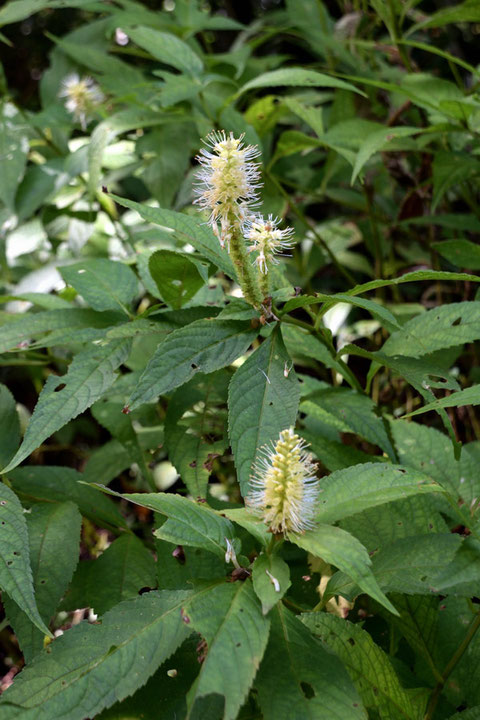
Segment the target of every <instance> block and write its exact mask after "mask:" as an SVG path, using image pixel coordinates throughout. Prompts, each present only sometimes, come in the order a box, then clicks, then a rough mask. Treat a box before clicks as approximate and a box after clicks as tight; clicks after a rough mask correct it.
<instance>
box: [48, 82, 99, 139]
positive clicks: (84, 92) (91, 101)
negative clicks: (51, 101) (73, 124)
mask: <svg viewBox="0 0 480 720" xmlns="http://www.w3.org/2000/svg"><path fill="white" fill-rule="evenodd" d="M58 96H59V97H64V98H66V101H65V107H66V108H67V110H68V112H69V113H72V115H74V116H75V118H76V119H77V120H79V121H80V125H81V126H82V130H86V129H87V117H88V114H89V113H90V112H91V111H92V110H93V109H94V108H95V107H96V106H97V105H100V103H102V102H103V101H104V99H105V96H104V94H103V93H102V91H101V90H100V88H99V87H98V85H97V83H96V82H95V81H94V80H93V79H92V78H91V77H83V78H80V76H79V75H78V74H77V73H71V75H67V77H65V78H64V79H63V80H62V87H61V89H60V92H59V93H58Z"/></svg>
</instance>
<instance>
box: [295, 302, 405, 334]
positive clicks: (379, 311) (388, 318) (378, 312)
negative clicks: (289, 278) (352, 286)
mask: <svg viewBox="0 0 480 720" xmlns="http://www.w3.org/2000/svg"><path fill="white" fill-rule="evenodd" d="M321 302H327V303H328V307H329V308H330V307H333V306H334V305H336V304H337V303H339V302H342V303H348V304H349V305H355V306H356V307H360V308H363V309H364V310H367V312H369V313H370V314H371V315H372V316H373V317H376V318H378V319H379V320H380V321H381V322H382V324H383V325H384V326H385V327H386V328H387V329H388V330H390V332H392V331H393V330H399V329H400V325H399V323H398V321H397V319H396V318H395V316H394V315H393V314H392V313H391V312H390V310H388V308H385V307H383V305H380V304H379V303H377V302H374V301H373V300H368V299H367V298H357V297H355V296H352V295H349V294H347V293H336V294H335V295H325V294H324V293H315V295H314V296H309V295H300V296H299V297H298V298H292V299H291V300H288V302H287V303H285V305H284V307H283V312H291V311H292V310H295V309H296V308H299V307H305V306H306V305H316V304H317V303H321Z"/></svg>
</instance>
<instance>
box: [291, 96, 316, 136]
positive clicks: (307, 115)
mask: <svg viewBox="0 0 480 720" xmlns="http://www.w3.org/2000/svg"><path fill="white" fill-rule="evenodd" d="M282 102H283V104H284V105H286V107H288V109H289V110H290V111H291V112H293V113H295V115H297V116H298V117H299V118H300V119H301V120H303V122H305V123H306V124H307V125H308V126H309V127H311V128H312V130H313V131H314V132H315V133H316V135H317V136H318V137H322V135H323V133H324V129H323V117H322V116H323V110H322V108H321V107H312V106H310V105H304V104H303V103H301V102H300V101H299V100H297V99H296V98H295V97H285V98H283V101H282Z"/></svg>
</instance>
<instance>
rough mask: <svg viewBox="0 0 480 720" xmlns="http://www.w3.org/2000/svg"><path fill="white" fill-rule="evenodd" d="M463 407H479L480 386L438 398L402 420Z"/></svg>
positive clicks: (407, 414)
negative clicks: (435, 411)
mask: <svg viewBox="0 0 480 720" xmlns="http://www.w3.org/2000/svg"><path fill="white" fill-rule="evenodd" d="M465 405H480V385H473V386H472V387H469V388H465V389H464V390H459V391H458V392H454V393H452V394H451V395H448V396H447V397H444V398H439V399H438V400H434V401H433V402H431V403H427V405H424V406H423V407H421V408H418V410H414V411H413V412H410V413H406V414H405V415H403V417H404V418H407V417H413V416H414V415H421V414H422V413H426V412H430V410H439V409H440V408H447V407H464V406H465Z"/></svg>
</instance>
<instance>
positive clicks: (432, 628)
mask: <svg viewBox="0 0 480 720" xmlns="http://www.w3.org/2000/svg"><path fill="white" fill-rule="evenodd" d="M391 598H392V602H394V603H395V607H396V608H397V610H398V611H399V613H400V617H398V618H397V617H393V618H389V620H390V621H391V622H392V624H393V626H394V628H395V629H396V630H397V631H398V632H399V633H400V634H401V635H403V637H404V638H405V640H406V641H407V642H408V644H409V645H410V647H411V648H412V650H414V652H415V653H417V654H418V655H420V656H421V657H423V658H425V660H426V661H427V663H428V664H429V665H430V670H432V671H433V677H434V678H435V680H436V681H437V680H438V679H439V675H440V673H439V671H438V670H437V669H436V668H435V670H434V669H433V668H434V663H433V659H432V658H433V656H434V655H435V644H436V641H437V620H438V598H437V597H428V596H425V595H400V593H394V594H392V595H391Z"/></svg>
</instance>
